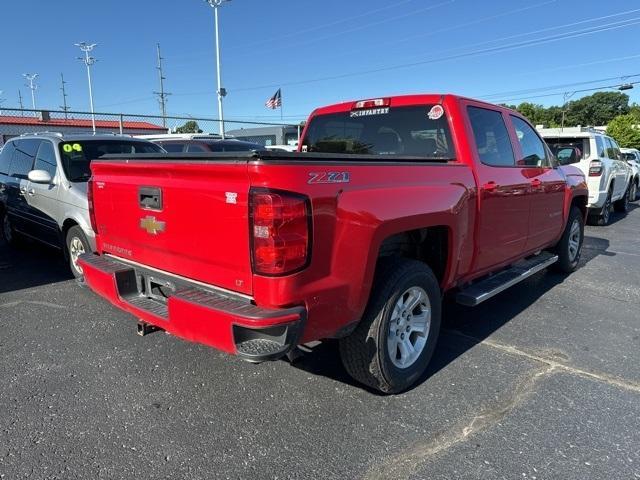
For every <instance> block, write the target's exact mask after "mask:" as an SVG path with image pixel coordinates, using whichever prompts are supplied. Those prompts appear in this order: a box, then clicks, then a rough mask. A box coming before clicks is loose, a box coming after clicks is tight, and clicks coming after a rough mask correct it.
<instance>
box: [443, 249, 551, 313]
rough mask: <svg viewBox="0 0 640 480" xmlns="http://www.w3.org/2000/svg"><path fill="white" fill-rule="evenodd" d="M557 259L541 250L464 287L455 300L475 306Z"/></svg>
mask: <svg viewBox="0 0 640 480" xmlns="http://www.w3.org/2000/svg"><path fill="white" fill-rule="evenodd" d="M557 261H558V256H557V255H554V254H552V253H549V252H543V253H541V254H539V255H536V256H535V257H533V258H530V259H528V260H524V261H522V262H520V263H517V264H515V265H514V266H512V267H511V268H509V269H507V270H503V271H502V272H500V273H497V274H495V275H492V276H490V277H488V278H486V279H484V280H481V281H479V282H477V283H474V284H473V285H471V286H469V287H468V288H465V289H464V290H462V291H460V292H458V294H457V295H456V301H457V302H458V303H460V304H462V305H466V306H467V307H475V306H476V305H479V304H481V303H482V302H484V301H485V300H489V299H490V298H491V297H494V296H496V295H497V294H499V293H500V292H503V291H505V290H506V289H507V288H509V287H512V286H513V285H515V284H516V283H519V282H521V281H523V280H525V279H527V278H529V277H530V276H532V275H535V274H536V273H538V272H539V271H540V270H544V269H545V268H547V267H548V266H549V265H553V264H554V263H556V262H557Z"/></svg>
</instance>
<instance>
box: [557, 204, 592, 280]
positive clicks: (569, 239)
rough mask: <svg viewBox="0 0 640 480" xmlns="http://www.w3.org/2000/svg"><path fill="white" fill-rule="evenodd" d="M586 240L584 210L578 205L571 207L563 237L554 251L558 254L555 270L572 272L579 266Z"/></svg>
mask: <svg viewBox="0 0 640 480" xmlns="http://www.w3.org/2000/svg"><path fill="white" fill-rule="evenodd" d="M583 242H584V221H583V217H582V212H581V211H580V209H579V208H578V207H571V211H570V212H569V218H568V220H567V225H566V227H565V229H564V232H563V234H562V238H561V239H560V241H559V242H558V244H557V245H556V246H555V247H554V249H553V251H554V253H556V254H557V255H558V261H557V262H556V263H554V264H553V266H552V268H553V270H555V271H557V272H562V273H571V272H574V271H575V269H576V268H578V263H580V256H581V254H582V244H583Z"/></svg>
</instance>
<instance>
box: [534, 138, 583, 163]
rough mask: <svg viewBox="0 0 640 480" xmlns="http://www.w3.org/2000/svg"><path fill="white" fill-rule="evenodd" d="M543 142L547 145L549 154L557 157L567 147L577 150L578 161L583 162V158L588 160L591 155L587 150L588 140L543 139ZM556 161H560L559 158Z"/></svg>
mask: <svg viewBox="0 0 640 480" xmlns="http://www.w3.org/2000/svg"><path fill="white" fill-rule="evenodd" d="M544 140H545V142H547V145H549V149H550V150H551V152H552V153H553V154H554V155H555V156H556V157H558V154H559V153H560V152H561V151H562V150H565V149H566V148H567V147H569V148H578V149H579V150H580V153H581V154H582V155H581V156H580V160H584V159H585V158H589V155H591V152H590V150H591V149H590V148H589V139H588V138H570V137H567V138H557V137H556V138H545V139H544ZM558 160H561V159H560V158H559V159H558Z"/></svg>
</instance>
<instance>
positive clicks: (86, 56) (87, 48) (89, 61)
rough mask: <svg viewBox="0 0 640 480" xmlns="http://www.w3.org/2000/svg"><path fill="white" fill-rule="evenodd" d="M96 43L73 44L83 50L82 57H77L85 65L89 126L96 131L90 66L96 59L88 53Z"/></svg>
mask: <svg viewBox="0 0 640 480" xmlns="http://www.w3.org/2000/svg"><path fill="white" fill-rule="evenodd" d="M96 45H97V43H91V44H88V43H86V42H80V43H76V44H75V46H76V47H78V48H79V49H80V50H82V51H83V52H84V57H78V60H80V61H81V62H82V63H84V64H85V65H86V66H87V80H88V81H89V104H90V106H91V127H92V129H93V133H96V115H95V112H94V110H93V85H92V84H91V66H92V65H94V64H95V63H96V61H97V60H96V59H95V58H94V57H92V56H90V55H89V52H90V51H92V50H93V49H94V48H95V47H96Z"/></svg>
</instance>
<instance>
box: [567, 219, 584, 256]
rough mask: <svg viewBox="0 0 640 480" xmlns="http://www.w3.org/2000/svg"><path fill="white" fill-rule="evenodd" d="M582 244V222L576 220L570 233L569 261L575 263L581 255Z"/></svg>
mask: <svg viewBox="0 0 640 480" xmlns="http://www.w3.org/2000/svg"><path fill="white" fill-rule="evenodd" d="M581 243H582V232H581V231H580V220H578V219H575V220H574V221H573V223H572V224H571V230H570V232H569V261H571V262H574V261H575V260H576V258H577V257H578V254H579V253H580V244H581Z"/></svg>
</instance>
